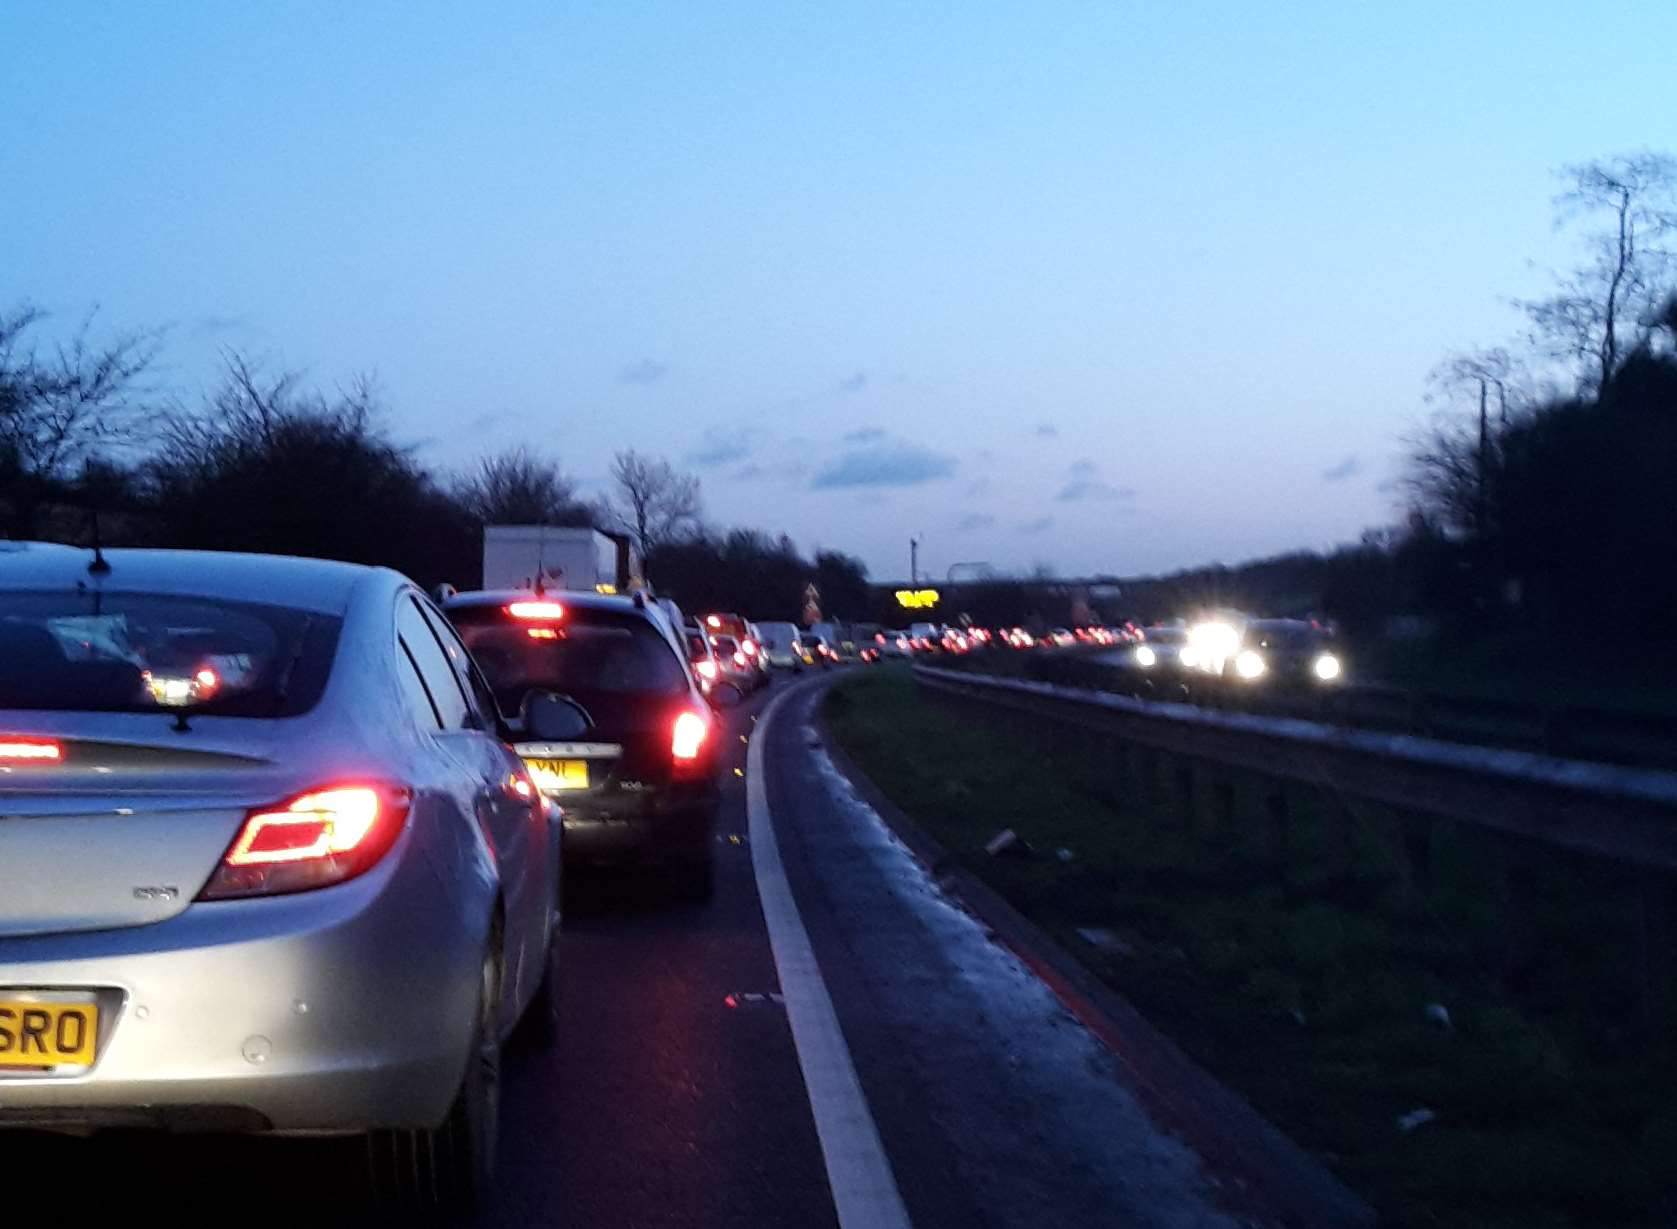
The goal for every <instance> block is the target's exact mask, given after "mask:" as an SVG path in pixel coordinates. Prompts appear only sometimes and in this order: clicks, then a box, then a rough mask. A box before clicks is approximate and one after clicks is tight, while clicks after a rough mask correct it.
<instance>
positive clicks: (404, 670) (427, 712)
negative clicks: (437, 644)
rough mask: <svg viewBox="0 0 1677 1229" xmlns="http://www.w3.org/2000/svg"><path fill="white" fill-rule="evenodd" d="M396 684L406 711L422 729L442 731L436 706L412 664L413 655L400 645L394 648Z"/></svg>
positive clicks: (417, 670) (416, 667) (441, 721)
mask: <svg viewBox="0 0 1677 1229" xmlns="http://www.w3.org/2000/svg"><path fill="white" fill-rule="evenodd" d="M396 682H397V683H398V684H399V685H400V687H401V688H402V698H403V699H405V700H406V701H407V706H408V711H409V712H411V713H413V717H414V720H415V721H417V722H419V724H420V726H421V727H422V728H423V729H427V730H440V729H442V724H443V720H442V717H441V716H440V715H439V714H438V713H437V706H436V705H435V704H433V703H432V702H431V693H430V691H429V690H427V688H426V686H425V680H424V679H422V678H420V677H419V667H418V666H416V665H415V664H414V660H413V655H412V654H411V653H409V652H408V650H407V648H406V647H405V646H403V645H400V644H398V645H397V646H396Z"/></svg>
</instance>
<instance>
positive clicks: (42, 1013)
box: [0, 998, 99, 1067]
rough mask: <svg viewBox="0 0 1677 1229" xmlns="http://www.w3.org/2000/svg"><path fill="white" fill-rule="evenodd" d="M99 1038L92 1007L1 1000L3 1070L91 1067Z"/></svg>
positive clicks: (0, 1062)
mask: <svg viewBox="0 0 1677 1229" xmlns="http://www.w3.org/2000/svg"><path fill="white" fill-rule="evenodd" d="M98 1036H99V1008H98V1007H96V1006H94V1005H93V1004H92V1003H39V1002H32V1001H29V1000H26V999H6V998H0V1067H91V1066H92V1065H93V1043H94V1040H95V1039H96V1038H97V1037H98Z"/></svg>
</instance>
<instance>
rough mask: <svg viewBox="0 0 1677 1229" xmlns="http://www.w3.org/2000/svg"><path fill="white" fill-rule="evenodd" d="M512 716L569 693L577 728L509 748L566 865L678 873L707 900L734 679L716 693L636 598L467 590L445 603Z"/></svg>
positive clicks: (651, 609)
mask: <svg viewBox="0 0 1677 1229" xmlns="http://www.w3.org/2000/svg"><path fill="white" fill-rule="evenodd" d="M445 610H446V613H447V615H448V617H449V619H450V620H451V621H452V622H453V623H454V626H455V627H456V628H457V629H458V630H459V632H460V636H461V638H462V639H463V640H464V641H465V642H466V646H467V648H469V649H470V650H471V653H472V656H473V657H474V658H475V659H476V660H477V663H478V665H479V667H481V669H482V671H483V674H484V676H485V678H486V679H487V680H488V684H489V688H490V690H491V691H492V692H493V694H494V697H495V699H496V700H497V701H498V702H499V703H500V706H501V709H502V711H504V712H518V711H520V709H521V707H522V706H523V705H524V704H525V703H526V702H527V698H528V697H529V696H531V695H532V694H551V695H558V696H563V697H564V698H566V699H567V700H569V701H571V702H572V704H573V705H574V706H575V707H576V709H577V712H578V715H579V720H578V722H577V728H576V729H574V730H572V731H570V732H567V733H564V734H554V735H552V736H549V735H548V734H545V733H543V732H541V731H536V732H534V736H533V737H528V738H522V739H520V740H519V741H518V742H516V743H515V744H514V746H515V749H516V750H517V751H518V753H519V754H520V755H521V756H523V757H524V762H525V764H526V765H527V766H528V768H529V771H530V775H531V777H532V778H533V779H534V780H535V782H536V785H537V786H538V787H539V788H540V789H541V791H542V792H543V793H544V794H547V795H549V796H550V797H552V798H554V799H556V800H557V801H558V802H559V804H560V809H561V811H562V813H563V818H564V835H565V854H566V861H567V864H568V865H571V866H573V867H576V866H583V865H588V866H602V865H614V864H623V865H631V866H644V867H655V868H661V869H663V870H666V871H669V872H672V873H673V874H674V875H675V876H676V878H677V881H678V883H679V884H680V885H681V887H682V888H683V889H684V890H685V891H687V892H688V893H690V894H692V895H695V896H697V897H699V898H704V897H706V896H708V895H709V894H710V891H711V886H712V883H713V867H712V834H713V830H714V827H715V823H716V811H717V806H718V804H719V801H720V790H719V787H718V783H717V765H718V749H719V745H720V743H721V738H720V736H719V730H718V727H719V724H720V723H719V721H718V719H717V717H716V714H715V713H714V712H713V711H712V705H713V704H714V705H716V706H719V707H725V706H728V705H731V704H736V703H738V702H739V699H740V691H739V689H738V688H737V687H735V686H733V685H732V684H730V683H728V682H727V681H726V680H722V681H718V682H716V683H714V684H713V685H712V686H711V688H710V692H709V696H708V697H707V696H706V694H705V693H704V692H703V691H702V690H701V689H700V687H699V686H698V684H697V682H696V681H695V679H694V677H693V674H692V673H691V672H690V671H689V670H688V669H687V666H686V663H685V662H683V660H682V657H681V655H680V654H679V653H678V652H677V651H676V649H675V647H674V645H673V643H672V642H671V640H670V639H669V637H668V636H667V635H666V633H665V631H664V628H663V627H662V623H663V619H664V616H663V613H662V612H661V611H659V610H658V609H657V607H656V606H655V605H653V604H651V603H648V602H646V601H644V600H643V599H642V598H641V597H639V596H638V595H632V596H628V597H613V596H604V595H600V594H593V593H573V592H557V593H550V594H545V595H541V596H536V595H532V594H529V593H519V592H477V593H461V594H457V595H456V596H454V597H453V598H451V599H450V600H449V602H448V604H447V606H446V607H445Z"/></svg>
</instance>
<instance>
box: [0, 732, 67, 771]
mask: <svg viewBox="0 0 1677 1229" xmlns="http://www.w3.org/2000/svg"><path fill="white" fill-rule="evenodd" d="M63 759H64V748H63V747H61V746H59V744H58V743H57V742H55V741H54V740H53V739H50V738H18V737H16V736H14V735H9V734H0V762H4V763H7V764H57V763H59V762H61V761H62V760H63Z"/></svg>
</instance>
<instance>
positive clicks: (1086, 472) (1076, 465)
mask: <svg viewBox="0 0 1677 1229" xmlns="http://www.w3.org/2000/svg"><path fill="white" fill-rule="evenodd" d="M1066 472H1067V473H1069V474H1070V475H1071V476H1072V477H1073V478H1093V477H1095V475H1097V474H1099V473H1100V472H1101V467H1100V466H1098V465H1096V464H1095V463H1094V462H1093V461H1091V460H1090V459H1089V458H1088V457H1083V458H1082V459H1081V460H1077V461H1073V462H1072V466H1071V468H1070V469H1069V470H1067V471H1066Z"/></svg>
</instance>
